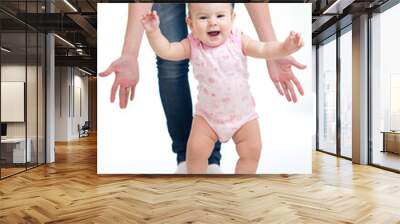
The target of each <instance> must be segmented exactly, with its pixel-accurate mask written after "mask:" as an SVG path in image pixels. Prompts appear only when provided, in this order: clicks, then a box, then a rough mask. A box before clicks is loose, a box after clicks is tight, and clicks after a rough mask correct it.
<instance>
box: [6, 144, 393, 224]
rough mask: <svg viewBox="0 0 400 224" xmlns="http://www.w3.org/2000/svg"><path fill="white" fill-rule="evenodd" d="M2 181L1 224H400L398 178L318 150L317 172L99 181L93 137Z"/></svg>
mask: <svg viewBox="0 0 400 224" xmlns="http://www.w3.org/2000/svg"><path fill="white" fill-rule="evenodd" d="M56 158H57V161H56V163H55V164H51V165H46V166H41V167H38V168H36V169H33V170H29V171H28V172H26V173H22V174H19V175H16V176H13V177H10V178H8V179H5V180H2V181H0V223H43V222H48V223H373V224H376V223H385V224H386V223H400V175H399V174H395V173H391V172H387V171H384V170H380V169H377V168H374V167H369V166H359V165H353V164H351V162H350V161H347V160H343V159H337V158H335V157H333V156H330V155H326V154H323V153H319V152H314V154H313V158H314V163H313V174H312V175H290V176H285V175H265V176H240V177H237V176H236V177H234V176H227V177H225V176H224V177H221V176H219V177H204V176H203V177H199V176H192V177H177V176H137V175H136V176H127V175H124V176H98V175H97V174H96V138H95V137H89V138H84V139H82V140H80V141H76V142H71V143H68V144H57V147H56Z"/></svg>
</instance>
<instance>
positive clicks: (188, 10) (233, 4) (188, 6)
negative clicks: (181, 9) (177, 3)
mask: <svg viewBox="0 0 400 224" xmlns="http://www.w3.org/2000/svg"><path fill="white" fill-rule="evenodd" d="M193 3H196V2H192V3H190V2H189V3H186V10H187V12H188V16H189V17H190V4H193ZM222 3H225V2H222ZM226 3H230V4H231V5H232V12H233V9H234V8H235V3H234V2H226Z"/></svg>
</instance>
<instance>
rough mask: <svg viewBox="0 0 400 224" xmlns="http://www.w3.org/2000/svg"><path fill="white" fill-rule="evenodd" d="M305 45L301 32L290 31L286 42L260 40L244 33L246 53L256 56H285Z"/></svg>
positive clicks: (243, 42) (243, 44)
mask: <svg viewBox="0 0 400 224" xmlns="http://www.w3.org/2000/svg"><path fill="white" fill-rule="evenodd" d="M302 46H303V40H302V39H301V37H300V34H298V33H294V32H290V35H289V36H288V37H287V38H286V40H285V41H284V42H260V41H256V40H253V39H251V38H250V37H248V36H247V35H245V34H242V48H243V52H244V54H245V55H248V56H251V57H255V58H265V59H276V58H283V57H286V56H288V55H291V54H292V53H294V52H296V51H298V50H299V49H300V48H301V47H302Z"/></svg>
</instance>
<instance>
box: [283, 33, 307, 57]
mask: <svg viewBox="0 0 400 224" xmlns="http://www.w3.org/2000/svg"><path fill="white" fill-rule="evenodd" d="M283 44H284V47H285V49H286V50H287V51H288V52H289V54H292V53H294V52H296V51H298V50H299V49H300V48H301V47H302V46H303V39H302V38H301V36H300V34H299V33H296V32H293V31H291V32H290V34H289V36H288V37H287V38H286V40H285V42H284V43H283Z"/></svg>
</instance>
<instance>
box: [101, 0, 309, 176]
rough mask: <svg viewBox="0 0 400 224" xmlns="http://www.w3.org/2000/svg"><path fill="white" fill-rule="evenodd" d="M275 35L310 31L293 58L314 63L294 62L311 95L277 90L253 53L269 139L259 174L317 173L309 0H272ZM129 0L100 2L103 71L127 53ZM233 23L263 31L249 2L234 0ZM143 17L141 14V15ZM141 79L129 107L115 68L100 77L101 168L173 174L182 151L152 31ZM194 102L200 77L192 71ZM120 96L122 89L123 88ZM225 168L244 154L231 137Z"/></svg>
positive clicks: (254, 82)
mask: <svg viewBox="0 0 400 224" xmlns="http://www.w3.org/2000/svg"><path fill="white" fill-rule="evenodd" d="M270 10H271V17H272V22H273V26H274V28H275V32H276V35H277V37H278V39H279V40H283V39H284V38H285V37H286V36H287V35H288V34H289V32H290V30H294V31H297V32H300V33H301V35H302V37H303V38H304V41H305V45H304V47H303V48H302V49H301V50H300V51H298V52H296V53H295V54H294V57H295V58H296V59H297V60H298V61H299V62H301V63H303V64H306V65H307V66H308V67H307V69H305V70H297V69H294V72H295V75H296V77H297V78H298V79H299V81H300V82H301V84H302V85H303V88H304V91H305V95H304V96H303V97H300V99H299V101H298V103H296V104H293V103H288V102H287V101H286V99H285V98H284V97H282V96H280V95H279V94H278V92H277V91H276V89H275V87H274V85H273V84H272V82H271V80H270V78H269V75H268V73H267V69H266V64H265V61H264V60H260V59H252V58H249V60H248V63H249V66H248V67H249V72H250V80H249V82H250V85H251V90H252V92H253V95H254V98H255V101H256V110H257V112H258V113H259V115H260V119H259V122H260V127H261V132H262V133H261V136H262V142H263V148H262V154H261V159H260V163H259V167H258V171H257V173H260V174H261V173H262V174H265V173H267V174H271V173H288V174H293V173H302V174H304V173H305V174H309V173H311V165H312V164H311V163H312V133H313V132H314V131H315V125H314V124H315V123H314V120H313V119H314V118H313V117H314V111H313V108H314V105H313V103H314V100H313V97H314V94H313V93H312V86H311V85H312V75H311V4H270ZM127 12H128V11H127V4H111V3H102V4H98V15H97V18H98V27H97V31H98V34H97V35H98V37H97V46H98V56H97V62H98V68H97V69H98V71H99V72H100V71H104V70H105V69H106V68H107V66H108V65H109V64H110V63H111V62H112V61H113V60H115V59H117V58H118V57H119V56H120V54H121V49H122V45H123V40H124V34H125V29H126V21H127ZM235 12H236V15H237V17H236V21H235V25H236V26H237V27H239V28H240V29H241V30H242V31H243V32H245V33H246V34H248V35H249V36H251V37H253V38H257V34H256V32H255V29H254V27H253V26H252V25H251V24H252V23H251V20H250V17H249V16H248V14H247V11H246V9H245V6H244V5H243V4H235ZM138 16H139V15H138ZM139 66H140V68H139V69H140V81H139V84H138V86H137V88H136V95H135V100H134V101H133V102H129V104H128V107H127V108H126V109H124V110H121V109H119V103H118V101H119V99H118V97H117V98H116V102H115V103H114V104H111V103H110V101H109V99H110V89H111V86H112V83H113V81H114V75H110V76H109V77H107V78H98V95H97V96H98V108H97V111H98V132H97V135H98V139H97V142H98V145H97V149H98V153H97V163H98V164H97V172H98V173H99V174H172V173H174V172H175V170H176V156H175V154H174V153H173V152H172V149H171V140H170V138H169V135H168V131H167V126H166V120H165V117H164V113H163V110H162V106H161V101H160V98H159V92H158V84H157V83H158V81H157V69H156V62H155V55H154V53H153V51H152V49H151V48H150V46H149V44H148V42H147V38H146V37H145V36H144V37H143V42H142V45H141V48H140V53H139ZM189 81H190V86H191V91H192V98H193V105H195V103H196V95H197V89H196V85H197V83H196V81H195V80H194V79H193V75H192V73H191V72H190V73H189ZM117 96H118V94H117ZM221 153H222V160H221V168H222V170H223V172H224V173H233V172H234V167H235V164H236V161H237V159H238V156H237V153H236V150H235V146H234V143H233V141H232V140H231V141H229V142H228V143H226V144H223V145H222V150H221Z"/></svg>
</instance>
